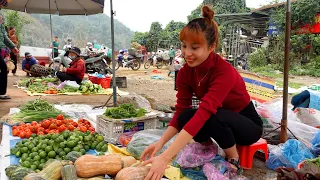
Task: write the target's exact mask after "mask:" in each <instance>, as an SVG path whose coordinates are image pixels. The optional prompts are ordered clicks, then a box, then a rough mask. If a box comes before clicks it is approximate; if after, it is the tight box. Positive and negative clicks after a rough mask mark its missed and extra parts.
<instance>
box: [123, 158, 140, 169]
mask: <svg viewBox="0 0 320 180" xmlns="http://www.w3.org/2000/svg"><path fill="white" fill-rule="evenodd" d="M121 161H122V168H126V167H130V166H131V165H133V164H135V163H136V162H137V160H136V159H135V158H134V157H132V156H121Z"/></svg>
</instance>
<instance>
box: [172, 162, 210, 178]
mask: <svg viewBox="0 0 320 180" xmlns="http://www.w3.org/2000/svg"><path fill="white" fill-rule="evenodd" d="M173 166H174V167H178V168H180V171H181V173H182V175H183V176H185V177H187V178H189V179H192V180H207V177H206V175H205V174H204V173H203V168H202V166H200V167H195V168H182V167H181V166H180V165H179V164H178V163H177V162H176V161H174V162H173Z"/></svg>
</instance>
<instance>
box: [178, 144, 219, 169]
mask: <svg viewBox="0 0 320 180" xmlns="http://www.w3.org/2000/svg"><path fill="white" fill-rule="evenodd" d="M217 153H218V146H217V145H216V144H215V143H212V144H210V145H202V144H200V143H198V142H195V143H192V144H189V145H187V146H186V147H185V148H184V149H183V150H182V151H180V153H179V154H178V155H177V158H176V162H177V163H178V164H179V165H180V166H181V167H183V168H194V167H198V166H202V165H204V164H205V163H208V162H210V161H211V160H213V159H214V157H215V156H216V154H217Z"/></svg>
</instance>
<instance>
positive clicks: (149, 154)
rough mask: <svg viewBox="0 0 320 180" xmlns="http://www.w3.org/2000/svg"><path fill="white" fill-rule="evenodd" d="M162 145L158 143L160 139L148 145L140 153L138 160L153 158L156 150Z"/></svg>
mask: <svg viewBox="0 0 320 180" xmlns="http://www.w3.org/2000/svg"><path fill="white" fill-rule="evenodd" d="M162 147H163V145H162V144H161V143H160V141H158V142H156V143H154V144H151V145H149V146H148V147H147V148H146V149H145V150H144V151H143V153H142V154H141V156H140V160H142V161H145V160H146V159H151V158H153V157H154V156H155V155H156V154H157V152H159V151H160V150H161V149H162Z"/></svg>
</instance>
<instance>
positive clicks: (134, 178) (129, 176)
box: [115, 166, 150, 180]
mask: <svg viewBox="0 0 320 180" xmlns="http://www.w3.org/2000/svg"><path fill="white" fill-rule="evenodd" d="M149 171H150V167H149V166H142V167H127V168H124V169H122V170H121V171H120V172H119V173H118V174H117V176H116V178H115V180H144V179H145V178H146V177H147V175H148V173H149Z"/></svg>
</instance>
